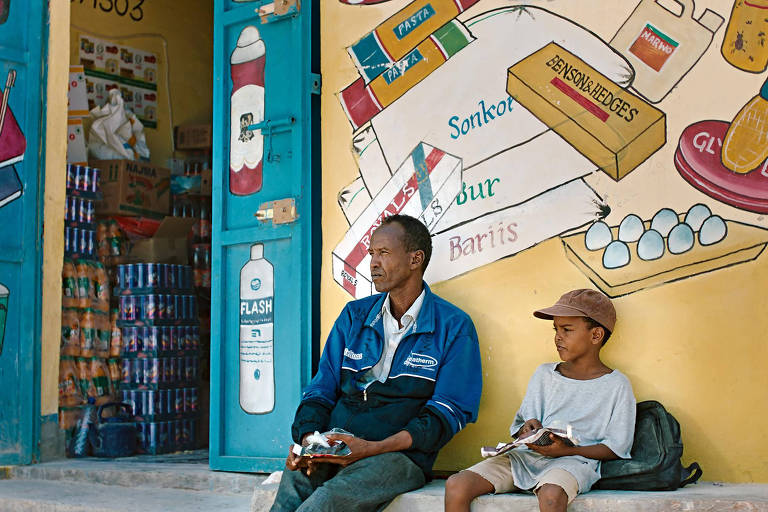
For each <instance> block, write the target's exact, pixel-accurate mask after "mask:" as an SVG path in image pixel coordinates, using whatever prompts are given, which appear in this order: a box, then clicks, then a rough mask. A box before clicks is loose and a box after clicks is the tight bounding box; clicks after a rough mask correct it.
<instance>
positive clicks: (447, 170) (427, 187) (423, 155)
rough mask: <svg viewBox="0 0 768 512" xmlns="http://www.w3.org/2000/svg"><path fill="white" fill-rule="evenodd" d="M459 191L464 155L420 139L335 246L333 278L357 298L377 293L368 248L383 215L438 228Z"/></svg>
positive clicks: (430, 227)
mask: <svg viewBox="0 0 768 512" xmlns="http://www.w3.org/2000/svg"><path fill="white" fill-rule="evenodd" d="M460 190H461V160H460V159H458V158H456V157H454V156H452V155H449V154H447V153H445V152H444V151H441V150H439V149H437V148H434V147H432V146H429V145H427V144H424V143H420V144H419V145H418V146H416V148H415V149H414V150H413V152H412V153H411V155H410V157H409V158H408V159H407V160H406V161H405V162H403V164H402V165H401V166H400V168H399V169H398V170H397V172H395V174H394V175H393V176H392V178H391V179H390V180H389V181H388V182H387V184H386V185H385V186H384V188H383V189H381V192H379V193H378V194H377V195H376V197H374V198H373V201H371V203H370V204H369V205H368V207H367V208H366V209H365V211H363V213H361V214H360V216H359V217H358V218H357V220H356V221H355V222H354V223H353V224H352V226H351V227H350V228H349V231H347V233H346V235H344V239H343V240H342V241H341V242H340V243H339V244H338V245H337V246H336V248H335V249H334V250H333V278H334V279H335V280H336V282H337V283H338V284H339V285H340V286H342V287H343V288H344V289H345V290H347V292H348V293H349V294H350V295H352V296H353V297H356V298H361V297H367V296H369V295H371V294H373V293H374V291H373V282H372V280H371V275H370V268H369V264H370V256H369V255H368V247H369V246H370V241H371V235H372V234H373V231H374V230H375V229H376V228H377V227H379V225H381V222H382V220H383V218H384V217H385V216H390V215H394V214H407V215H411V216H413V217H417V218H419V220H421V221H422V222H423V223H424V224H425V225H426V226H427V228H429V229H433V228H434V226H435V225H436V224H437V222H438V221H439V220H440V217H442V215H443V214H444V213H445V212H446V210H447V209H448V206H450V204H451V202H452V201H453V200H454V198H455V197H456V194H458V193H459V191H460Z"/></svg>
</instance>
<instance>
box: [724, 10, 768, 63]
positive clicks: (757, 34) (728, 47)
mask: <svg viewBox="0 0 768 512" xmlns="http://www.w3.org/2000/svg"><path fill="white" fill-rule="evenodd" d="M766 34H768V0H735V1H734V2H733V10H732V11H731V19H730V20H729V21H728V28H727V29H726V30H725V38H724V39H723V46H722V47H721V48H720V52H721V53H722V54H723V57H725V60H726V61H728V62H729V63H730V64H731V65H733V66H735V67H737V68H739V69H741V70H744V71H749V72H750V73H762V72H763V71H765V69H766V67H768V41H766Z"/></svg>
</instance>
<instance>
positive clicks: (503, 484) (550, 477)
mask: <svg viewBox="0 0 768 512" xmlns="http://www.w3.org/2000/svg"><path fill="white" fill-rule="evenodd" d="M465 471H471V472H473V473H476V474H478V475H480V476H481V477H483V478H485V479H486V480H488V481H489V482H490V483H491V484H492V485H493V488H494V490H495V492H496V493H497V494H498V493H503V492H512V491H519V490H521V489H518V488H517V487H516V486H515V482H514V480H513V479H512V469H511V467H510V461H509V457H508V456H507V455H498V456H496V457H489V458H487V459H485V460H483V461H480V462H478V463H477V464H475V465H474V466H472V467H470V468H467V469H466V470H465ZM544 484H554V485H557V486H560V487H561V488H562V489H563V490H564V491H565V494H567V495H568V503H570V502H572V501H573V499H574V498H575V497H576V495H577V494H578V493H579V483H578V482H577V481H576V478H575V477H574V476H573V475H572V474H570V473H569V472H567V471H566V470H564V469H560V468H552V469H550V470H549V471H547V472H546V473H544V474H543V475H542V476H541V478H540V479H539V481H538V482H536V486H535V487H534V488H533V492H534V494H535V493H536V491H538V490H539V488H541V486H542V485H544Z"/></svg>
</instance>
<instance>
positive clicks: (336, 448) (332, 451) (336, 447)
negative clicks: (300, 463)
mask: <svg viewBox="0 0 768 512" xmlns="http://www.w3.org/2000/svg"><path fill="white" fill-rule="evenodd" d="M329 434H341V435H345V436H353V435H354V434H351V433H349V432H347V431H346V430H343V429H340V428H332V429H331V430H329V431H328V432H324V433H322V434H321V433H320V432H318V431H315V433H314V434H310V435H309V436H308V437H307V443H308V444H307V445H306V446H300V445H298V444H294V445H293V449H292V450H293V453H294V454H295V455H298V456H299V457H310V458H317V457H344V456H346V455H349V454H350V453H352V450H350V449H349V446H347V443H345V442H344V441H337V440H331V439H328V437H327V436H328V435H329Z"/></svg>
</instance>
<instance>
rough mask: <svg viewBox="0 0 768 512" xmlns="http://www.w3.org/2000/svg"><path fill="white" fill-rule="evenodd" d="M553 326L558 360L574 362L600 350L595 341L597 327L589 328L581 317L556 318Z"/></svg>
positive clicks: (598, 344) (598, 343) (598, 342)
mask: <svg viewBox="0 0 768 512" xmlns="http://www.w3.org/2000/svg"><path fill="white" fill-rule="evenodd" d="M553 322H554V325H555V346H556V347H557V353H558V355H559V356H560V359H562V360H563V361H575V360H577V359H580V358H582V357H584V356H585V355H587V354H590V353H591V352H592V351H594V350H595V349H598V350H599V348H600V341H599V338H598V341H597V343H596V344H595V343H594V340H595V336H594V334H595V331H596V329H598V328H597V327H592V328H590V327H589V325H588V324H587V322H586V321H585V320H584V317H581V316H556V317H554V319H553Z"/></svg>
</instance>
